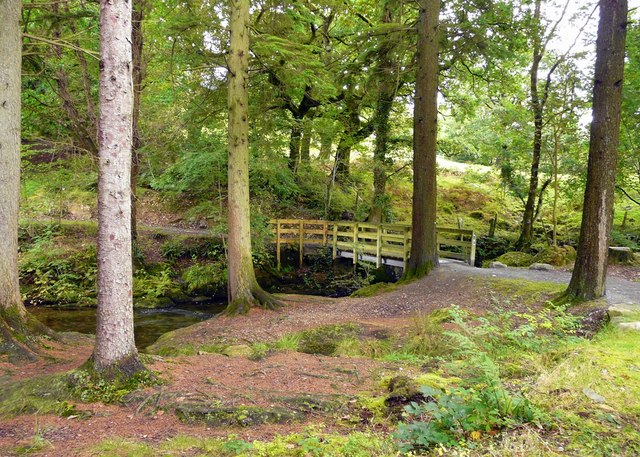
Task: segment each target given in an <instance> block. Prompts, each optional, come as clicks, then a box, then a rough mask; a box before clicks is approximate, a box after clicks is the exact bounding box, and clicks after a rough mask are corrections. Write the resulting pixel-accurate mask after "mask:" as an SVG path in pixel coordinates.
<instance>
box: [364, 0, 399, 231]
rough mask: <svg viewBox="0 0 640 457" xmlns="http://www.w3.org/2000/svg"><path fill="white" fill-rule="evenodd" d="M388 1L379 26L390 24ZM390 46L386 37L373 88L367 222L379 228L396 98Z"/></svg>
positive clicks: (390, 15) (379, 55) (385, 203)
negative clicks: (375, 88)
mask: <svg viewBox="0 0 640 457" xmlns="http://www.w3.org/2000/svg"><path fill="white" fill-rule="evenodd" d="M390 3H391V2H390V1H387V2H385V5H384V11H383V14H382V21H381V22H382V23H384V24H389V23H391V22H392V12H391V5H390ZM393 48H394V43H393V38H392V37H388V38H387V39H386V41H385V42H384V43H383V44H382V46H381V47H380V50H379V51H378V65H377V68H376V70H377V72H376V74H377V78H376V79H377V86H378V100H377V103H376V109H375V113H374V120H373V124H374V132H375V146H374V150H373V201H372V202H371V211H370V213H369V218H368V220H369V222H372V223H374V224H379V223H381V222H382V221H383V218H384V213H385V211H386V209H387V206H388V205H389V201H388V198H387V196H386V187H387V170H386V168H387V143H388V140H389V116H390V115H391V109H392V107H393V99H394V98H395V94H396V75H395V73H396V72H395V69H396V66H395V65H394V62H393V60H392V58H391V52H392V51H393Z"/></svg>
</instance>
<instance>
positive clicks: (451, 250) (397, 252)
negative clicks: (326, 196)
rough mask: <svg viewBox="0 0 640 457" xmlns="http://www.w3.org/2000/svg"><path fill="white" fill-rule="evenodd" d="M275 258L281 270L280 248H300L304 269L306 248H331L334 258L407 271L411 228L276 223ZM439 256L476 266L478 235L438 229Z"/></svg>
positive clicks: (294, 221)
mask: <svg viewBox="0 0 640 457" xmlns="http://www.w3.org/2000/svg"><path fill="white" fill-rule="evenodd" d="M271 224H272V225H273V226H274V234H275V241H276V256H277V262H278V268H280V256H281V247H282V245H286V244H293V245H298V250H299V263H300V265H302V260H303V256H304V248H305V246H313V247H316V248H317V247H329V246H331V249H332V254H333V258H334V259H335V258H336V257H349V258H352V259H353V263H354V265H355V264H356V263H357V262H358V260H363V261H371V262H374V263H375V264H376V266H378V267H379V266H380V265H382V264H384V263H390V261H391V260H396V261H400V260H401V261H402V264H401V266H403V267H404V268H406V267H407V262H408V260H409V254H410V252H411V226H410V225H407V224H370V223H368V222H349V221H324V220H305V219H274V220H271ZM436 232H437V235H438V255H439V256H440V257H443V258H450V259H458V260H463V261H465V262H467V263H469V265H472V266H473V264H474V262H475V252H476V234H475V233H474V232H473V230H465V229H461V228H448V227H438V228H436Z"/></svg>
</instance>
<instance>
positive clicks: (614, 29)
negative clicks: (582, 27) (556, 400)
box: [567, 0, 627, 300]
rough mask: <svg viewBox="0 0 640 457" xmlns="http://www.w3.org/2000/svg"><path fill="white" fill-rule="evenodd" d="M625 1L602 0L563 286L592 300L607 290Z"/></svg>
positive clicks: (571, 293) (625, 10)
mask: <svg viewBox="0 0 640 457" xmlns="http://www.w3.org/2000/svg"><path fill="white" fill-rule="evenodd" d="M626 28H627V1H626V0H602V1H601V2H600V22H599V25H598V37H597V40H596V64H595V76H594V80H595V82H594V86H593V121H592V123H591V137H590V143H589V164H588V167H587V185H586V190H585V195H584V206H583V211H582V226H581V228H580V240H579V242H578V255H577V259H576V263H575V267H574V269H573V274H572V276H571V282H570V283H569V288H568V289H567V294H568V295H569V296H570V297H573V298H576V299H580V300H592V299H595V298H599V297H602V296H603V295H604V294H605V286H606V277H607V261H608V255H609V235H610V233H611V226H612V224H613V202H614V192H615V179H616V164H617V158H618V139H619V132H620V105H621V101H622V77H623V70H624V51H625V38H626Z"/></svg>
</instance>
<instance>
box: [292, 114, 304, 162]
mask: <svg viewBox="0 0 640 457" xmlns="http://www.w3.org/2000/svg"><path fill="white" fill-rule="evenodd" d="M301 138H302V128H301V127H300V119H297V118H295V117H294V118H293V123H292V124H291V134H290V135H289V168H290V169H291V170H292V171H293V172H294V173H296V172H297V171H298V167H299V166H300V139H301Z"/></svg>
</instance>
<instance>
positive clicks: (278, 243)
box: [276, 219, 280, 271]
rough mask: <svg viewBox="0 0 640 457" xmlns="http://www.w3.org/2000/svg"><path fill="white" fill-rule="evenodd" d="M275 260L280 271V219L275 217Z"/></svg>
mask: <svg viewBox="0 0 640 457" xmlns="http://www.w3.org/2000/svg"><path fill="white" fill-rule="evenodd" d="M276 260H277V264H278V271H280V219H276Z"/></svg>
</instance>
